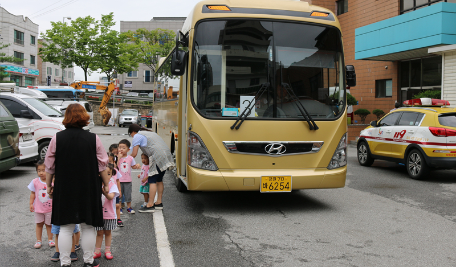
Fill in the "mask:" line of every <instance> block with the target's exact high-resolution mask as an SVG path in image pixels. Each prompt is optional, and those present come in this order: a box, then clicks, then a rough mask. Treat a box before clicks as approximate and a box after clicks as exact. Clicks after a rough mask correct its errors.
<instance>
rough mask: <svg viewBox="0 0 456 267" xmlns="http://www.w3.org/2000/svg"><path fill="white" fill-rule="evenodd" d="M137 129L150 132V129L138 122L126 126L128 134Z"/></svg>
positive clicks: (137, 130)
mask: <svg viewBox="0 0 456 267" xmlns="http://www.w3.org/2000/svg"><path fill="white" fill-rule="evenodd" d="M139 131H148V132H152V131H151V130H149V129H147V128H144V127H142V126H140V125H138V124H132V125H130V127H128V134H131V133H133V132H136V133H137V132H139Z"/></svg>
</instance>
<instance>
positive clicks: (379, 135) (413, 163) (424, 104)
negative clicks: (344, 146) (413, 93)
mask: <svg viewBox="0 0 456 267" xmlns="http://www.w3.org/2000/svg"><path fill="white" fill-rule="evenodd" d="M404 105H408V106H409V107H403V108H398V109H395V110H393V111H392V112H390V113H388V114H387V115H385V116H384V117H383V118H382V119H381V120H379V121H378V122H377V121H373V122H371V126H369V127H367V128H366V129H364V130H363V131H361V133H360V136H359V139H358V142H357V156H358V162H359V164H361V165H362V166H371V165H372V164H373V163H374V160H376V159H381V160H388V161H393V162H398V163H403V164H405V166H406V169H407V172H408V174H409V176H410V177H411V178H413V179H425V178H427V177H428V176H427V174H428V173H429V171H430V170H432V169H437V168H438V169H456V109H455V108H452V107H449V102H448V101H446V100H440V99H430V98H421V99H414V100H408V101H404Z"/></svg>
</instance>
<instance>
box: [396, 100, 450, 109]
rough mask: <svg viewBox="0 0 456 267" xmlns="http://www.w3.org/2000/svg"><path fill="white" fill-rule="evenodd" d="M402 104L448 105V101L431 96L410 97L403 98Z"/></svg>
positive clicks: (409, 105)
mask: <svg viewBox="0 0 456 267" xmlns="http://www.w3.org/2000/svg"><path fill="white" fill-rule="evenodd" d="M403 103H404V106H407V107H414V106H415V107H416V106H419V107H441V106H449V105H450V101H448V100H442V99H432V98H418V99H410V100H405V101H404V102H403Z"/></svg>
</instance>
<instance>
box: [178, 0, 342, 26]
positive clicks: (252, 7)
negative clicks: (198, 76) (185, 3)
mask: <svg viewBox="0 0 456 267" xmlns="http://www.w3.org/2000/svg"><path fill="white" fill-rule="evenodd" d="M210 6H226V7H227V8H228V10H210V9H209V8H208V7H210ZM315 11H320V12H323V13H327V14H328V16H327V17H324V16H311V14H312V12H315ZM210 18H257V19H266V20H267V19H278V20H294V21H306V22H313V23H319V24H326V25H331V26H335V27H337V28H339V29H340V24H339V21H338V20H337V17H336V16H335V15H334V14H333V12H332V11H330V10H329V9H326V8H323V7H319V6H314V5H310V4H309V3H308V2H303V1H298V0H268V1H264V0H249V1H245V0H209V1H207V0H205V1H201V2H199V3H197V4H196V5H195V7H194V8H193V10H192V11H191V12H190V14H189V16H188V17H187V19H186V20H185V23H184V26H183V27H182V32H183V33H187V32H189V31H190V30H191V29H192V28H193V27H194V25H195V24H196V22H198V21H200V20H202V19H210Z"/></svg>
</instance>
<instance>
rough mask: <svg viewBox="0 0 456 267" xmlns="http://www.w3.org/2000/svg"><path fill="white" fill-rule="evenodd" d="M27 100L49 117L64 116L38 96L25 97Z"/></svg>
mask: <svg viewBox="0 0 456 267" xmlns="http://www.w3.org/2000/svg"><path fill="white" fill-rule="evenodd" d="M22 100H24V101H25V102H27V103H28V104H29V105H31V106H32V107H34V108H36V109H37V110H38V111H39V112H41V113H43V115H45V116H48V117H63V115H62V113H60V112H59V111H57V110H56V109H54V108H52V107H51V106H49V105H48V104H46V103H44V102H43V101H41V100H38V99H36V98H23V99H22Z"/></svg>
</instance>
